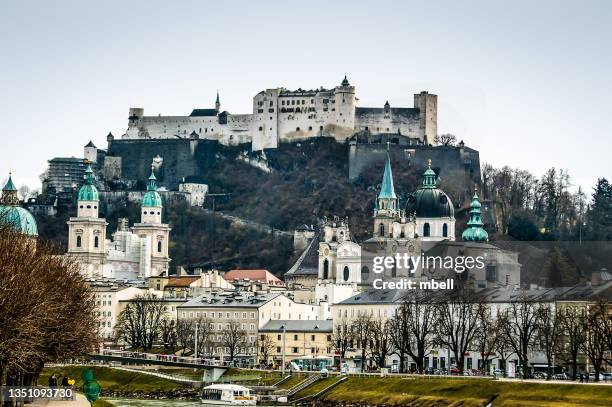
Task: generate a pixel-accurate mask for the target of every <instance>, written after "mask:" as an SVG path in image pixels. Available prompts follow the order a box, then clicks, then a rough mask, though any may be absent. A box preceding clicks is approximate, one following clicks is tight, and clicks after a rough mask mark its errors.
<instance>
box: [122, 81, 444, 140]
mask: <svg viewBox="0 0 612 407" xmlns="http://www.w3.org/2000/svg"><path fill="white" fill-rule="evenodd" d="M357 101H358V99H357V97H356V96H355V86H352V85H351V84H350V83H349V81H348V79H347V78H346V76H345V77H344V80H343V81H342V82H341V83H340V85H338V86H336V87H334V88H332V89H325V88H323V87H321V88H319V89H314V90H303V89H297V90H287V89H285V88H274V89H266V90H264V91H261V92H259V93H258V94H257V95H255V97H254V98H253V113H250V114H230V113H229V112H227V111H222V110H221V102H220V100H219V94H218V93H217V99H216V102H215V108H214V109H194V110H193V111H192V112H191V114H190V115H189V116H162V115H161V114H160V115H157V116H145V115H144V109H142V108H130V112H129V119H128V129H127V131H126V133H125V134H124V135H123V137H122V138H124V139H173V138H196V139H208V140H217V141H219V142H220V143H221V144H224V145H236V144H242V143H251V145H252V150H253V151H259V150H263V149H265V148H277V147H278V145H279V144H280V143H281V142H289V141H296V140H304V139H308V138H312V137H320V136H327V137H334V138H335V139H336V140H338V141H344V140H346V139H347V138H349V137H351V136H352V135H353V134H354V133H355V132H358V131H367V132H370V133H372V134H385V133H387V134H389V133H391V134H402V135H404V136H407V137H410V138H414V139H416V140H418V141H419V142H421V143H424V144H429V143H431V142H433V138H434V136H435V135H436V134H437V131H438V124H437V115H438V97H437V96H436V95H434V94H430V93H428V92H426V91H423V92H420V93H417V94H415V95H414V107H411V108H405V107H391V105H390V104H389V102H387V103H385V105H384V106H383V107H359V106H357Z"/></svg>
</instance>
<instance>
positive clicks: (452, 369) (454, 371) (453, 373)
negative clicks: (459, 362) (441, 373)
mask: <svg viewBox="0 0 612 407" xmlns="http://www.w3.org/2000/svg"><path fill="white" fill-rule="evenodd" d="M460 373H461V370H459V368H458V367H457V366H454V367H451V369H450V374H451V375H458V374H460Z"/></svg>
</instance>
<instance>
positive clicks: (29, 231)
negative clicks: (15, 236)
mask: <svg viewBox="0 0 612 407" xmlns="http://www.w3.org/2000/svg"><path fill="white" fill-rule="evenodd" d="M0 222H5V223H7V224H9V225H11V226H12V227H13V229H15V230H16V231H17V232H19V233H23V234H26V235H29V236H38V227H37V226H36V220H35V219H34V216H32V214H31V213H30V212H28V210H27V209H25V208H22V207H21V206H4V205H3V206H0Z"/></svg>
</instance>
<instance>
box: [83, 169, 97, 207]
mask: <svg viewBox="0 0 612 407" xmlns="http://www.w3.org/2000/svg"><path fill="white" fill-rule="evenodd" d="M78 199H79V201H99V200H100V194H99V193H98V189H97V188H96V186H95V185H94V176H93V171H92V169H91V166H89V165H88V166H87V169H86V170H85V184H83V186H82V187H81V189H79V198H78Z"/></svg>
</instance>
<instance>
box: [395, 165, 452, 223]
mask: <svg viewBox="0 0 612 407" xmlns="http://www.w3.org/2000/svg"><path fill="white" fill-rule="evenodd" d="M423 175H424V179H423V186H422V187H421V188H419V189H418V190H417V191H416V192H415V193H414V194H412V195H410V196H409V197H408V205H407V206H406V212H407V213H414V214H415V215H416V217H417V218H453V217H454V216H455V209H454V207H453V203H452V202H451V199H450V198H449V197H448V195H446V193H445V192H444V191H442V190H441V189H439V188H438V187H437V186H436V177H437V176H436V173H435V172H434V171H433V170H432V169H431V160H430V162H429V168H427V170H426V171H425V173H424V174H423Z"/></svg>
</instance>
